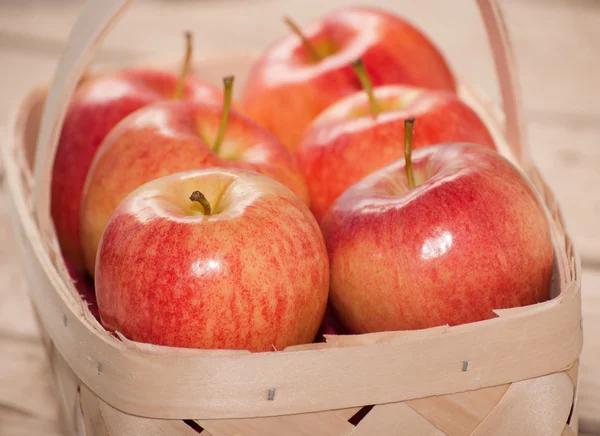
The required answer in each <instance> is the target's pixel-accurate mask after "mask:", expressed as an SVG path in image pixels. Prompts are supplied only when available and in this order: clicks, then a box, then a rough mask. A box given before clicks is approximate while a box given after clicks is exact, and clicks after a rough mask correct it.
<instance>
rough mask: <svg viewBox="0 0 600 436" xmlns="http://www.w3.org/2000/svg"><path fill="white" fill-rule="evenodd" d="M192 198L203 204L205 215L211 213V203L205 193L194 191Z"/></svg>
mask: <svg viewBox="0 0 600 436" xmlns="http://www.w3.org/2000/svg"><path fill="white" fill-rule="evenodd" d="M190 200H191V201H196V202H198V203H200V205H201V206H202V213H203V214H204V215H210V213H211V212H212V210H211V207H210V203H209V202H208V200H207V199H206V197H205V196H204V194H203V193H202V192H200V191H194V192H192V195H190Z"/></svg>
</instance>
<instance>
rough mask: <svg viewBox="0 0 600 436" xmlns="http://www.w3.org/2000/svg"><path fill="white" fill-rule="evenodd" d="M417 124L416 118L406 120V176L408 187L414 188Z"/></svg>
mask: <svg viewBox="0 0 600 436" xmlns="http://www.w3.org/2000/svg"><path fill="white" fill-rule="evenodd" d="M414 126H415V119H414V118H407V119H405V120H404V162H405V165H404V169H405V170H406V178H407V179H408V189H414V188H415V187H416V186H417V185H416V184H415V175H414V173H413V168H412V140H413V132H414Z"/></svg>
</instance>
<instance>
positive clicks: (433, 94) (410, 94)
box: [297, 85, 496, 222]
mask: <svg viewBox="0 0 600 436" xmlns="http://www.w3.org/2000/svg"><path fill="white" fill-rule="evenodd" d="M374 92H375V97H376V99H377V101H378V102H379V105H380V106H381V107H382V109H384V111H383V112H381V113H380V114H379V115H377V116H373V115H372V114H371V112H370V109H369V103H368V98H367V95H366V93H365V92H363V91H359V92H357V93H355V94H353V95H351V96H348V97H346V98H345V99H343V100H340V101H339V102H338V103H335V104H334V105H332V106H330V107H329V108H328V109H326V110H325V111H324V112H323V113H322V114H321V115H319V117H317V119H316V120H315V121H314V122H313V123H312V124H311V125H310V127H309V128H308V130H307V132H306V135H305V136H304V139H303V140H302V142H301V143H300V146H299V147H298V151H297V158H298V164H299V166H300V170H301V171H302V173H303V174H304V177H305V178H306V182H307V185H308V190H309V196H310V206H311V210H312V211H313V213H314V215H315V217H316V218H317V221H319V222H320V221H321V220H322V219H323V216H324V215H325V212H327V209H329V207H330V206H331V204H332V203H333V202H334V201H335V199H336V198H338V197H339V196H340V195H341V194H342V193H343V192H344V191H345V190H346V189H347V188H349V187H350V186H351V185H353V184H354V183H356V182H358V181H359V180H361V179H363V178H364V177H366V176H367V175H369V174H371V173H373V172H374V171H376V170H378V169H380V168H383V167H384V166H386V165H388V164H389V163H391V162H393V161H395V160H397V159H400V158H404V120H406V119H407V118H409V117H415V118H416V122H415V133H414V137H413V149H418V148H421V147H424V146H427V145H432V144H441V143H449V142H471V143H475V144H481V145H484V146H486V147H489V148H491V149H496V146H495V144H494V140H493V139H492V136H491V135H490V133H489V131H488V129H487V128H486V126H485V124H484V123H483V122H482V121H481V119H480V118H479V117H478V115H477V114H476V113H475V112H474V111H473V110H472V109H471V108H470V107H468V106H467V105H466V104H464V103H463V102H462V101H460V100H459V99H458V97H457V96H456V95H455V94H453V93H449V92H445V91H428V90H423V89H417V88H408V87H404V86H399V85H388V86H382V87H379V88H376V89H375V90H374Z"/></svg>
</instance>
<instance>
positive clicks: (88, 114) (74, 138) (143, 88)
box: [51, 69, 222, 270]
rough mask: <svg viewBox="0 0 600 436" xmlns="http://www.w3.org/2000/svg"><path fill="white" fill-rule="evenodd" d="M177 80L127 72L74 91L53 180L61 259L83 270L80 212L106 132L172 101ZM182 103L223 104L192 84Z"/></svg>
mask: <svg viewBox="0 0 600 436" xmlns="http://www.w3.org/2000/svg"><path fill="white" fill-rule="evenodd" d="M176 82H177V77H176V76H175V75H173V74H170V73H167V72H162V71H157V70H151V69H124V70H121V71H118V72H115V73H110V74H104V75H99V76H93V77H90V78H88V79H86V80H84V81H83V82H82V83H81V84H80V85H79V86H78V88H77V89H76V91H75V94H74V95H73V98H72V99H71V102H70V104H69V107H68V109H67V114H66V118H65V121H64V124H63V127H62V131H61V135H60V140H59V144H58V150H57V152H56V158H55V161H54V167H53V174H52V201H51V210H52V218H53V220H54V224H55V226H56V232H57V235H58V239H59V242H60V246H61V249H62V251H63V255H64V256H65V258H66V259H68V260H69V261H70V262H71V263H72V264H73V267H74V268H75V269H76V270H82V269H83V254H82V250H81V243H80V240H79V233H80V222H79V210H80V205H81V197H82V195H83V185H84V183H85V178H86V176H87V173H88V170H89V168H90V165H91V163H92V160H93V158H94V155H95V154H96V151H97V150H98V147H99V146H100V144H101V142H102V140H103V139H104V138H105V137H106V135H107V134H108V132H109V131H110V130H111V129H112V128H113V127H114V126H115V125H116V124H117V123H118V122H119V121H121V120H122V119H123V118H125V117H126V116H127V115H129V114H130V113H132V112H134V111H135V110H137V109H139V108H141V107H143V106H146V105H148V104H150V103H153V102H156V101H159V100H164V99H169V98H171V95H172V93H173V92H174V90H175V84H176ZM183 98H184V99H191V100H199V101H205V102H215V103H217V102H220V101H221V100H222V97H221V91H220V90H218V89H216V88H214V87H212V86H210V85H208V84H206V83H204V82H201V81H199V80H197V79H195V78H192V77H190V78H188V79H187V81H186V84H185V88H184V96H183Z"/></svg>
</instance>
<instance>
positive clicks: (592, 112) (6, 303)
mask: <svg viewBox="0 0 600 436" xmlns="http://www.w3.org/2000/svg"><path fill="white" fill-rule="evenodd" d="M501 2H502V4H503V5H504V6H505V10H506V13H507V16H508V24H509V28H510V32H511V35H512V39H513V44H514V46H515V51H516V58H517V63H518V67H519V72H520V79H521V84H522V88H523V94H524V105H525V108H526V116H527V119H528V130H529V131H528V133H529V138H530V146H531V148H532V150H533V155H534V159H535V161H536V163H537V164H538V166H539V167H540V169H541V171H542V173H543V175H544V177H545V178H546V180H547V181H548V182H549V184H550V185H551V187H552V189H553V190H554V192H555V193H556V195H557V197H558V199H559V201H560V204H561V205H562V210H563V212H564V215H565V218H566V221H567V226H568V230H569V233H570V234H571V236H572V237H573V238H574V240H575V243H576V246H577V249H578V250H579V252H580V253H581V256H582V260H583V266H584V273H583V312H584V333H585V345H584V352H583V355H582V362H581V384H580V387H579V389H580V391H579V406H578V407H579V410H580V416H581V420H580V422H581V423H580V429H581V431H582V433H583V434H586V435H592V434H598V435H600V226H599V225H598V218H599V217H600V87H599V85H598V83H597V82H598V80H599V79H600V1H596V0H501ZM348 3H350V2H348V1H344V0H329V1H328V2H324V1H322V0H296V1H294V0H221V1H218V0H196V1H193V0H171V1H166V0H163V1H160V0H145V1H144V0H139V1H138V3H137V4H136V5H135V6H134V8H133V9H132V10H130V11H129V13H128V14H127V15H126V17H125V18H124V20H123V21H122V22H121V23H120V25H119V26H118V27H117V28H116V29H115V31H114V32H113V33H112V34H111V35H110V37H109V38H108V40H107V41H106V43H105V45H104V48H103V50H102V52H101V54H100V55H99V56H98V58H97V64H106V65H115V64H122V63H125V62H129V61H134V60H136V59H138V58H140V57H144V56H156V55H159V56H164V55H167V56H179V55H180V53H181V51H182V47H181V44H182V35H181V31H182V30H183V29H190V30H192V31H194V32H195V34H196V51H195V55H196V56H202V55H204V54H211V53H215V52H224V51H235V50H243V49H247V48H254V49H260V48H262V47H264V46H265V45H266V44H268V43H269V42H270V41H272V40H273V39H275V38H277V37H278V36H280V35H282V34H283V33H284V32H285V31H286V30H285V28H284V26H283V24H281V17H282V16H283V15H284V14H285V15H291V16H293V17H294V18H295V19H296V20H297V21H298V22H300V23H305V22H308V21H310V20H311V19H312V18H316V17H317V16H319V15H320V14H321V13H323V12H324V11H325V10H326V8H325V6H324V5H325V4H326V5H327V8H333V7H336V6H339V5H344V4H348ZM360 3H362V4H374V5H379V6H384V7H388V8H390V9H391V10H394V11H396V12H398V13H401V14H403V15H405V16H408V17H411V18H412V19H413V21H414V22H416V23H417V24H418V25H420V26H421V27H422V28H423V29H424V30H425V31H427V32H428V33H429V34H430V35H431V37H432V38H433V39H434V40H435V41H436V43H437V44H438V45H439V46H440V47H441V48H442V49H443V51H444V52H445V53H446V55H447V57H448V59H449V61H450V62H451V64H452V65H453V67H454V69H455V71H457V73H458V74H459V75H460V76H462V77H463V78H465V79H466V80H468V81H469V82H471V83H475V84H477V85H478V86H479V87H480V88H481V89H482V90H483V91H485V92H486V93H487V94H488V95H490V96H491V97H492V98H493V99H494V100H495V101H498V91H497V89H496V86H495V78H494V75H493V67H492V63H491V59H490V56H489V53H488V50H487V45H486V44H487V41H486V40H485V35H484V33H483V28H482V25H481V22H480V20H479V16H478V12H477V9H476V8H475V5H474V1H473V0H423V1H419V2H416V1H410V0H363V1H361V2H360ZM80 6H81V2H80V1H75V0H73V1H68V0H53V1H50V0H0V126H3V125H4V123H5V121H6V119H7V116H8V114H9V112H10V110H11V109H12V108H13V107H14V106H15V104H16V103H17V102H18V100H19V98H20V97H21V96H22V95H23V93H24V92H25V91H26V90H27V89H29V88H30V87H31V86H32V85H34V84H36V83H38V82H40V81H44V80H47V79H49V78H50V77H51V75H52V72H53V68H54V66H55V65H56V61H57V59H58V57H59V55H60V53H61V50H62V47H63V44H64V42H65V40H66V37H67V35H68V33H69V31H70V29H71V26H72V24H73V22H74V20H75V18H76V16H77V12H78V10H79V8H80ZM0 128H1V127H0ZM0 177H1V173H0ZM9 207H10V206H9V204H8V197H7V194H6V193H5V192H1V193H0V435H7V436H8V435H11V436H25V435H27V436H30V435H31V436H33V435H39V434H44V435H50V436H58V435H62V434H63V431H64V430H63V429H61V427H60V424H59V419H58V417H59V413H58V408H57V403H56V395H55V392H54V387H53V384H52V381H51V378H50V369H49V368H48V364H47V362H46V360H45V358H44V355H43V352H42V348H41V344H40V342H39V335H38V332H37V330H36V327H35V324H34V320H33V316H32V313H31V310H30V305H29V302H28V299H27V289H26V286H25V282H24V277H23V274H22V272H21V270H20V266H19V258H18V253H17V249H16V246H15V243H14V241H13V236H12V229H11V227H10V226H9V217H8V208H9Z"/></svg>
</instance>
